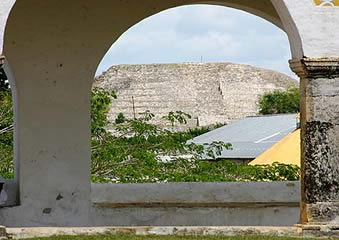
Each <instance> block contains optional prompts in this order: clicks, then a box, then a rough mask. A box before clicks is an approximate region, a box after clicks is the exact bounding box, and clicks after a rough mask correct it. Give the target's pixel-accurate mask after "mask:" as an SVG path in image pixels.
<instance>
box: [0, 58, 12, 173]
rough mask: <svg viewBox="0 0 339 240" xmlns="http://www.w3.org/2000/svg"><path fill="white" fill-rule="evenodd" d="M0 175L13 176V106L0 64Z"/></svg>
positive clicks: (5, 77)
mask: <svg viewBox="0 0 339 240" xmlns="http://www.w3.org/2000/svg"><path fill="white" fill-rule="evenodd" d="M0 174H1V175H2V176H3V177H6V178H12V177H13V176H14V170H13V104H12V94H11V90H10V88H9V84H8V81H7V76H6V74H5V72H4V70H3V68H2V65H1V63H0Z"/></svg>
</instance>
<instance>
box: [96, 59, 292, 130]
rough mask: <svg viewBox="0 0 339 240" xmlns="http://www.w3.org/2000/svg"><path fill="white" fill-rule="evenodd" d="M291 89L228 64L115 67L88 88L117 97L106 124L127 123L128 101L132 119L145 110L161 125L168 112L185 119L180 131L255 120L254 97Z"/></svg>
mask: <svg viewBox="0 0 339 240" xmlns="http://www.w3.org/2000/svg"><path fill="white" fill-rule="evenodd" d="M297 85H298V82H297V81H296V80H295V79H292V78H290V77H288V76H287V75H284V74H281V73H277V72H274V71H270V70H265V69H260V68H257V67H252V66H248V65H241V64H233V63H183V64H147V65H116V66H112V67H111V68H110V69H108V70H107V71H106V72H104V73H103V74H102V75H100V76H98V77H97V78H96V79H95V82H94V86H99V87H103V88H105V89H110V90H111V89H115V90H116V91H117V94H118V99H117V100H114V102H113V104H112V105H111V110H110V112H109V118H110V120H113V121H114V120H115V119H116V117H117V115H118V114H119V113H120V112H122V113H123V114H124V115H125V116H127V117H133V115H134V111H133V101H134V106H135V113H136V115H138V114H139V113H141V112H144V111H146V110H150V111H151V112H153V113H154V114H155V115H156V120H155V121H159V122H160V123H162V124H166V123H164V122H163V121H161V118H160V117H161V116H163V115H166V114H167V113H168V112H170V111H176V110H181V111H184V112H186V113H189V114H190V115H192V119H191V120H190V121H189V123H188V124H187V126H186V127H197V126H206V125H211V124H215V123H228V122H230V121H233V120H238V119H241V118H244V117H246V116H250V115H256V114H257V113H258V105H257V102H258V99H259V96H260V95H262V94H264V93H265V92H270V91H273V90H275V89H287V88H289V87H295V86H297ZM132 98H133V99H134V100H132Z"/></svg>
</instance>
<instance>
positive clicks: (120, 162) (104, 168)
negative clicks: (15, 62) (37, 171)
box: [0, 87, 299, 183]
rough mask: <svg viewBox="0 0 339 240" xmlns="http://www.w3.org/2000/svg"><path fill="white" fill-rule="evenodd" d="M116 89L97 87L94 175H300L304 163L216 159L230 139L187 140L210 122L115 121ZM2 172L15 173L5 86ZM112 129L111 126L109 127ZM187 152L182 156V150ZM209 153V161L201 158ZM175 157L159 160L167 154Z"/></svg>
mask: <svg viewBox="0 0 339 240" xmlns="http://www.w3.org/2000/svg"><path fill="white" fill-rule="evenodd" d="M114 98H116V95H115V93H114V92H108V91H105V90H103V89H100V88H95V89H93V90H92V100H91V112H92V118H91V133H92V156H91V157H92V168H91V174H92V181H93V182H113V183H144V182H222V181H281V180H298V179H299V168H298V167H297V166H290V165H284V164H273V165H267V166H248V165H237V164H234V163H232V162H229V161H226V160H217V157H218V155H220V154H221V151H222V150H223V149H231V144H230V143H223V142H213V143H210V144H204V145H197V144H193V143H189V144H187V141H188V140H189V139H191V138H193V137H196V136H198V135H200V134H202V133H205V132H207V131H209V130H210V129H208V128H203V129H193V130H189V131H186V132H172V131H169V130H166V129H163V128H159V127H157V126H156V125H154V124H152V123H151V122H152V119H153V118H154V115H153V114H152V113H150V112H148V111H147V112H145V113H143V114H141V115H140V116H139V117H138V118H136V119H127V118H126V117H125V116H123V115H122V114H120V115H119V116H118V118H117V120H116V121H115V122H114V123H111V122H109V121H108V119H107V116H106V114H107V112H108V110H109V105H110V103H111V101H112V100H113V99H114ZM0 103H1V104H0V174H1V175H2V176H4V177H6V178H11V177H13V160H12V158H13V150H12V149H13V127H12V122H13V114H12V102H11V93H10V90H9V89H8V87H7V88H3V89H2V90H1V91H0ZM164 118H166V119H167V120H168V122H169V125H172V126H174V125H176V124H185V123H186V119H187V118H190V116H189V115H188V114H186V113H183V112H181V111H176V112H170V113H169V114H168V115H167V116H165V117H164ZM108 129H111V130H110V131H109V130H108ZM183 155H184V156H186V157H184V158H183V157H180V156H183ZM206 156H207V157H208V159H211V160H210V161H201V160H199V159H203V158H206ZM168 158H170V159H171V160H170V161H167V162H165V161H159V159H162V160H164V159H168Z"/></svg>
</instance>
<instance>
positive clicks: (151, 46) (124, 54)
mask: <svg viewBox="0 0 339 240" xmlns="http://www.w3.org/2000/svg"><path fill="white" fill-rule="evenodd" d="M195 8H196V9H198V10H197V11H196V12H195V16H194V17H195V18H194V17H193V19H191V20H188V19H189V18H188V17H187V18H185V19H180V18H181V16H180V14H178V13H177V12H176V13H175V14H172V13H171V12H175V10H177V9H179V10H180V8H172V9H171V10H167V11H164V12H161V13H160V14H159V16H160V15H161V14H165V15H167V18H168V19H172V21H171V22H169V21H168V22H167V23H168V24H166V22H165V21H166V18H165V19H164V18H153V20H152V17H149V18H148V19H147V20H144V21H142V22H140V23H139V24H138V25H135V26H134V27H132V28H130V29H129V30H128V31H127V32H125V33H124V34H123V35H122V36H121V37H120V39H118V40H117V42H116V43H115V44H120V46H119V48H120V51H121V52H120V53H119V49H118V50H116V49H114V46H115V44H113V46H112V49H111V51H112V57H113V59H114V57H115V56H117V55H118V56H121V57H120V59H123V62H120V63H121V64H133V66H130V67H128V66H124V65H122V66H115V67H112V68H111V69H110V70H109V71H108V72H106V75H107V76H106V77H108V79H109V77H111V78H112V79H111V81H112V82H111V83H109V82H108V81H109V80H108V79H105V78H106V77H105V76H101V77H99V78H98V83H99V84H95V86H101V87H103V88H106V89H109V90H112V89H114V87H117V88H120V89H119V90H121V91H122V92H124V91H125V92H128V94H127V95H128V97H127V95H126V96H120V97H122V98H123V100H122V101H119V93H118V100H114V101H116V104H114V108H116V109H114V110H111V111H110V113H109V114H110V121H112V122H114V121H115V120H116V119H117V117H118V115H119V114H120V113H122V114H123V115H124V116H127V118H133V117H134V118H135V116H136V115H138V114H139V113H142V112H145V111H147V110H149V109H148V108H152V109H155V108H157V107H158V108H161V110H163V109H165V108H166V110H167V112H170V111H175V110H182V111H184V112H185V110H186V111H188V113H189V114H190V115H191V116H192V115H193V121H192V122H193V125H191V127H202V126H206V125H211V124H216V123H218V121H220V122H222V123H226V122H227V123H229V122H230V119H232V120H239V119H241V118H243V117H245V116H249V115H251V114H252V115H253V114H257V111H258V110H257V109H255V110H253V111H250V113H249V112H247V113H241V114H239V111H237V114H234V116H232V117H229V119H227V120H226V119H222V117H223V114H219V115H218V114H215V115H214V116H208V114H206V113H205V115H206V116H202V115H204V114H203V112H206V111H207V112H208V111H209V110H210V111H218V109H217V108H218V107H219V108H220V106H221V105H223V106H224V107H225V108H231V107H232V109H233V111H236V109H239V108H241V104H246V99H245V98H246V96H247V95H246V91H247V92H248V91H251V88H253V87H254V86H252V87H248V88H246V86H243V89H245V88H246V89H247V90H246V91H242V92H241V93H240V92H239V93H238V95H239V96H236V93H231V94H230V93H227V88H233V89H237V90H238V91H241V90H240V89H239V88H238V87H237V86H236V85H239V86H240V83H239V82H237V83H236V84H233V85H232V84H230V83H229V82H227V81H228V80H230V79H228V78H227V75H228V74H232V72H227V71H226V72H223V71H224V69H223V67H225V66H223V65H222V64H219V65H218V64H215V65H213V64H210V65H208V64H207V65H206V66H205V65H204V64H203V63H206V62H209V61H210V62H224V61H225V55H226V56H227V52H228V51H229V52H232V48H233V46H234V45H232V43H234V42H236V43H237V44H239V45H236V46H237V47H238V48H239V49H241V50H243V48H246V47H244V46H246V45H247V44H248V43H246V44H244V42H246V41H244V42H240V41H239V39H228V38H227V37H228V36H227V37H223V36H221V39H222V40H221V41H216V40H215V39H213V36H215V35H218V33H219V32H218V33H214V32H213V30H211V28H212V27H211V26H212V25H213V24H215V22H216V21H215V20H216V19H217V20H218V23H219V24H220V23H221V22H227V20H226V19H229V18H232V17H234V16H236V17H237V16H239V15H245V16H246V20H247V22H245V23H244V25H246V26H247V27H248V28H249V29H259V28H260V29H261V31H260V33H258V34H257V36H256V37H254V40H253V39H250V36H251V34H253V32H251V31H249V32H246V31H245V30H244V29H246V28H244V29H239V25H238V26H237V28H238V30H237V31H238V32H236V34H238V35H245V36H242V37H243V38H244V39H246V40H247V42H251V43H253V44H254V42H257V41H259V40H260V38H261V39H263V38H265V37H267V36H265V35H269V34H268V33H267V32H270V31H272V25H271V24H267V22H266V23H265V22H263V21H259V20H257V18H255V17H252V16H250V15H247V14H245V13H240V12H238V11H235V10H232V11H234V12H235V13H234V14H235V15H232V14H233V13H232V12H231V11H227V9H228V8H225V7H224V6H219V7H217V6H211V5H208V4H205V5H191V6H188V7H181V9H183V10H184V11H183V13H182V15H184V16H187V15H189V12H190V11H192V9H195ZM209 8H210V9H209ZM213 9H218V10H220V12H221V11H225V12H226V14H225V13H224V15H218V14H217V15H216V16H214V17H215V18H214V19H212V21H211V22H213V23H206V20H207V19H208V17H211V15H208V12H209V11H213ZM203 10H205V11H206V12H207V16H205V17H206V18H204V12H203ZM178 19H179V20H178ZM200 19H201V20H200ZM152 21H153V23H154V24H153V25H152ZM185 21H189V22H190V23H194V24H195V25H197V26H201V25H203V26H202V27H201V28H202V29H203V30H202V32H204V31H205V32H206V35H207V36H204V37H205V38H204V40H203V41H202V40H199V38H198V37H197V36H196V35H194V33H195V32H198V31H199V30H197V29H198V28H199V27H196V28H197V29H195V28H194V29H190V28H189V27H188V26H185V23H184V22H185ZM254 21H258V22H259V23H257V24H253V22H254ZM202 23H204V24H202ZM251 24H252V25H251ZM140 25H141V26H143V27H144V28H141V27H140V28H139V29H138V26H140ZM147 25H151V27H150V28H149V29H151V30H149V32H150V34H149V33H148V31H147V30H145V26H147ZM164 25H166V26H167V27H166V29H165V30H164V29H163V27H162V26H164ZM220 25H221V26H219V30H220V31H223V32H225V31H226V32H227V30H234V29H232V27H230V26H228V25H227V24H226V25H222V24H220ZM173 26H174V27H173ZM178 26H179V27H178ZM176 27H178V28H179V30H177V29H175V28H176ZM154 28H155V29H154ZM276 28H277V27H276V26H274V29H275V30H276ZM173 29H175V30H177V31H179V32H183V36H180V37H178V39H176V38H175V37H173V36H172V35H171V34H168V32H170V33H173V32H174V30H173ZM187 32H188V33H187ZM191 32H193V37H191V38H189V37H188V36H187V35H188V34H190V33H191ZM244 32H245V33H244ZM128 34H131V37H129V38H128ZM246 34H248V35H246ZM281 34H282V33H281V32H280V30H278V31H276V33H275V35H277V36H278V37H273V40H274V41H272V39H270V38H269V37H267V39H265V40H264V41H262V45H261V46H260V47H261V48H260V47H259V48H260V49H259V50H258V51H257V52H251V51H250V50H249V51H248V50H244V52H243V53H242V54H243V55H242V56H241V57H244V56H246V57H248V55H252V56H251V57H250V58H249V59H250V61H252V62H250V61H248V59H246V60H247V62H246V60H245V62H242V63H247V64H249V63H252V64H253V63H256V62H257V61H258V58H261V57H258V55H259V54H260V53H263V52H265V51H264V50H266V51H267V52H269V53H270V54H272V55H279V53H272V52H274V51H275V50H276V49H277V45H278V46H280V43H283V44H281V45H284V47H282V46H281V48H284V52H285V54H286V52H287V53H288V52H289V45H288V40H287V39H284V40H282V41H280V42H277V39H279V38H281ZM201 35H204V34H201ZM248 36H249V37H248ZM124 38H125V39H126V38H127V40H126V43H123V40H124ZM162 39H166V40H165V42H166V43H167V45H160V47H158V46H157V42H160V41H162ZM192 39H193V40H192ZM133 40H134V41H133ZM138 41H139V42H142V43H141V44H140V46H139V45H138ZM194 41H196V42H198V43H203V44H200V45H199V44H198V45H197V46H196V47H195V48H192V49H193V50H190V51H188V54H187V55H194V56H193V58H186V59H189V60H186V59H185V60H186V61H185V60H181V59H184V57H185V53H183V52H185V48H190V47H192V45H194V43H195V42H194ZM270 41H271V42H274V43H273V44H272V47H271V48H269V47H268V44H269V43H270ZM175 42H184V43H185V44H184V45H183V46H181V47H178V46H176V43H175ZM206 42H211V45H216V47H215V48H213V47H212V48H207V50H205V51H204V53H205V54H206V53H210V54H211V55H213V54H215V55H216V54H219V53H220V52H223V53H224V52H226V54H225V55H220V56H217V58H215V59H218V60H217V61H215V60H214V61H213V60H212V61H211V60H209V61H206V59H213V58H211V57H210V56H204V61H201V58H200V57H201V55H202V54H201V52H199V51H201V49H203V47H204V46H203V45H204V43H206ZM239 42H240V43H239ZM143 43H145V45H142V44H143ZM205 45H206V44H205ZM223 45H226V46H227V47H226V48H225V49H226V50H225V51H223V49H222V46H223ZM239 46H240V47H239ZM133 48H135V49H136V50H135V53H134V55H132V54H130V51H131V52H132V51H133ZM166 48H169V50H168V52H166V51H165V50H164V49H166ZM161 49H162V50H163V51H162V54H159V52H161ZM203 50H204V49H203ZM197 52H198V54H197ZM192 53H194V54H192ZM156 54H158V55H161V56H164V57H163V58H156V57H154V56H153V55H156ZM147 55H151V57H150V58H147V57H146V58H144V59H143V58H142V57H140V56H147ZM176 55H179V56H180V57H178V58H175V57H176ZM235 55H236V54H233V55H232V53H231V54H230V56H227V60H228V61H230V60H231V59H232V58H234V56H235ZM152 56H153V58H152ZM168 56H169V57H168ZM173 56H174V57H173ZM262 56H263V57H262V58H265V57H267V56H268V55H265V54H263V55H262ZM169 58H170V59H171V60H169V61H168V59H169ZM289 58H290V56H287V57H285V58H284V59H282V60H281V59H279V61H281V62H284V70H285V72H286V73H287V74H290V75H292V76H294V74H293V73H292V72H291V71H290V70H289V66H288V59H289ZM108 59H109V57H108ZM128 59H133V60H131V62H129V60H128ZM145 59H146V61H145ZM159 59H160V61H159ZM178 59H180V60H179V61H178ZM191 59H194V60H193V61H192V60H191ZM114 60H115V59H114ZM103 61H105V60H103ZM106 61H107V62H109V63H107V64H108V65H111V64H119V57H117V58H116V61H115V62H113V63H112V62H111V61H109V60H107V59H106ZM268 61H272V60H271V59H269V60H268ZM159 62H161V63H163V64H164V65H157V64H152V63H159ZM169 62H171V63H176V64H177V63H178V62H195V63H185V64H186V67H187V68H188V69H190V70H191V69H194V68H196V71H197V72H200V73H201V74H200V75H199V76H198V75H192V74H194V73H192V71H190V70H189V71H188V72H185V71H186V70H187V69H186V70H185V64H183V66H177V65H175V64H173V65H171V64H168V63H169ZM142 63H147V64H150V65H138V64H142ZM199 65H201V66H199ZM226 65H227V64H226ZM106 66H107V65H106ZM233 67H234V71H235V72H236V71H240V72H241V71H245V72H246V71H248V69H247V70H244V69H245V68H243V66H233ZM100 68H101V67H99V69H100ZM171 68H172V69H175V68H176V70H174V72H171V71H170V69H171ZM209 68H211V69H209ZM101 70H102V68H101ZM99 71H100V70H99ZM129 71H130V72H129ZM166 71H167V72H169V74H170V75H171V76H172V78H176V79H177V82H176V83H175V84H174V85H170V84H171V83H170V82H167V83H165V82H163V83H161V82H160V81H159V82H157V80H156V79H161V78H164V79H167V80H169V79H170V78H171V76H158V75H156V74H157V73H159V74H161V72H162V74H163V73H164V72H166ZM176 71H177V72H176ZM203 71H210V73H211V72H213V71H214V72H216V73H219V75H220V76H219V78H220V79H218V76H217V77H216V76H212V75H211V76H210V77H211V78H214V80H215V81H216V82H218V84H219V85H218V86H216V87H215V89H214V90H215V92H214V93H215V94H216V95H220V98H227V97H226V96H227V95H232V94H233V95H232V97H234V98H238V103H239V104H238V105H237V104H236V103H233V105H232V104H230V103H229V102H231V101H232V100H231V99H227V100H225V99H224V100H225V101H224V102H222V104H221V105H218V107H216V106H213V105H211V106H208V104H205V105H204V104H203V103H202V102H199V98H200V99H206V100H205V102H208V101H209V100H208V97H207V95H206V96H203V95H199V93H197V94H196V95H197V98H194V99H193V98H189V97H187V96H189V95H190V94H191V95H192V94H195V93H196V92H195V93H193V92H194V91H196V89H194V88H195V84H197V82H195V81H192V79H190V78H189V77H188V78H187V77H185V76H187V75H190V74H191V78H197V79H199V77H200V78H204V77H206V78H208V74H207V75H206V76H204V77H201V75H203V73H202V72H203ZM252 71H255V70H254V69H252ZM143 74H144V75H143ZM152 74H154V75H155V76H156V77H154V76H152ZM257 74H258V75H261V74H263V73H257ZM104 75H105V74H104ZM114 75H116V78H114V79H113V76H114ZM253 75H255V74H253ZM253 75H252V76H250V75H248V77H253ZM263 75H264V74H263ZM272 76H273V74H272ZM243 77H244V76H243ZM147 78H149V79H151V80H150V81H151V82H152V87H153V88H154V86H155V85H156V84H158V85H159V86H160V85H162V86H166V87H167V88H166V87H164V88H163V89H160V88H159V89H158V90H159V93H157V94H158V95H162V99H160V98H159V99H158V98H156V97H158V95H157V96H139V94H137V95H134V96H130V95H131V94H133V93H132V92H133V90H131V89H133V88H136V87H137V86H139V85H142V87H140V86H139V89H137V90H136V91H139V92H140V94H145V92H148V91H150V89H148V88H147ZM223 78H224V79H223ZM225 79H226V80H225ZM235 79H236V77H235ZM100 80H104V81H105V82H104V83H101V84H100ZM224 80H225V81H224ZM133 81H134V82H133ZM138 81H139V83H137V82H138ZM180 81H181V82H182V84H183V85H180V84H181V83H180ZM185 81H187V82H185ZM113 82H115V83H113ZM166 84H167V85H166ZM175 85H176V86H175ZM179 85H180V87H178V86H179ZM184 85H186V86H184ZM187 85H192V86H193V88H192V89H189V87H187ZM208 85H209V84H208V83H207V84H206V85H205V87H207V86H208ZM210 85H211V84H210ZM268 85H269V83H267V86H260V87H261V88H262V89H261V90H260V91H261V93H256V94H254V95H255V97H254V98H253V99H252V100H251V101H250V102H251V104H252V105H255V102H257V101H258V99H256V98H257V97H258V96H259V95H262V94H263V93H264V91H267V92H268V91H273V88H272V89H270V87H269V86H268ZM292 85H293V84H291V85H290V86H292ZM296 85H297V82H296V81H295V82H294V86H296ZM275 87H276V88H277V89H278V88H279V87H280V88H284V87H281V86H279V87H277V85H276V86H275ZM285 87H286V86H285ZM185 88H187V89H186V90H187V91H186V92H185V93H184V94H177V95H175V92H176V91H180V90H181V89H185ZM286 88H287V87H286ZM172 89H174V92H173V91H172ZM142 91H144V92H142ZM170 93H174V94H173V96H172V97H169V95H170ZM200 94H201V93H200ZM254 95H253V96H254ZM182 96H185V97H182ZM240 96H245V97H243V98H242V97H240ZM138 98H139V99H138ZM142 98H145V99H146V98H147V101H150V102H152V103H153V104H154V106H157V107H153V106H152V105H149V106H148V107H147V106H145V105H146V104H147V103H146V100H140V99H142ZM167 98H168V99H167ZM181 98H182V99H181ZM180 99H181V101H182V102H185V104H186V105H189V104H190V103H191V104H192V105H194V104H196V103H197V102H199V103H200V105H199V104H198V105H199V106H202V105H203V106H204V107H205V108H206V109H203V110H202V111H200V112H201V113H198V114H197V113H195V112H193V111H192V109H191V108H190V107H185V106H183V104H180V103H179V100H180ZM175 100H178V102H175ZM138 101H141V102H138ZM162 101H164V102H166V101H167V102H168V105H169V106H170V105H171V104H172V105H173V106H175V107H174V108H178V107H180V106H181V107H182V108H184V109H174V108H171V107H168V106H167V107H165V106H162V105H161V106H160V105H159V102H162ZM221 101H222V100H221ZM227 101H229V102H227ZM172 102H174V103H172ZM210 104H213V103H212V102H211V103H210ZM251 104H250V105H251ZM230 106H231V107H230ZM251 107H252V106H251ZM122 108H125V109H127V110H126V111H121V112H119V111H120V110H122ZM198 108H199V107H198ZM254 108H255V107H253V109H254ZM153 111H154V110H153ZM195 111H197V110H195ZM198 111H199V110H198ZM219 111H220V112H222V110H221V109H220V110H219ZM153 113H154V112H153ZM156 113H157V114H156V115H158V116H161V114H166V113H165V112H161V111H160V112H159V113H158V112H156ZM199 114H202V115H201V116H200V115H199ZM225 114H226V113H225ZM217 115H218V116H217ZM236 115H238V116H236ZM240 115H241V116H240ZM160 118H161V117H159V118H158V119H157V120H155V122H157V121H160ZM213 118H214V120H208V119H213ZM213 121H214V122H213ZM194 124H195V125H194ZM246 161H248V159H246ZM246 161H245V162H246Z"/></svg>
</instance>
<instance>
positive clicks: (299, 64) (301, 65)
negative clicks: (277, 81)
mask: <svg viewBox="0 0 339 240" xmlns="http://www.w3.org/2000/svg"><path fill="white" fill-rule="evenodd" d="M290 66H291V68H292V70H293V71H294V72H295V73H296V74H297V75H298V76H299V77H300V91H301V134H302V137H301V143H302V144H301V166H302V171H301V173H302V178H301V181H302V197H301V198H302V202H301V218H300V222H301V224H306V225H339V58H303V59H299V60H291V61H290Z"/></svg>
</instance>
